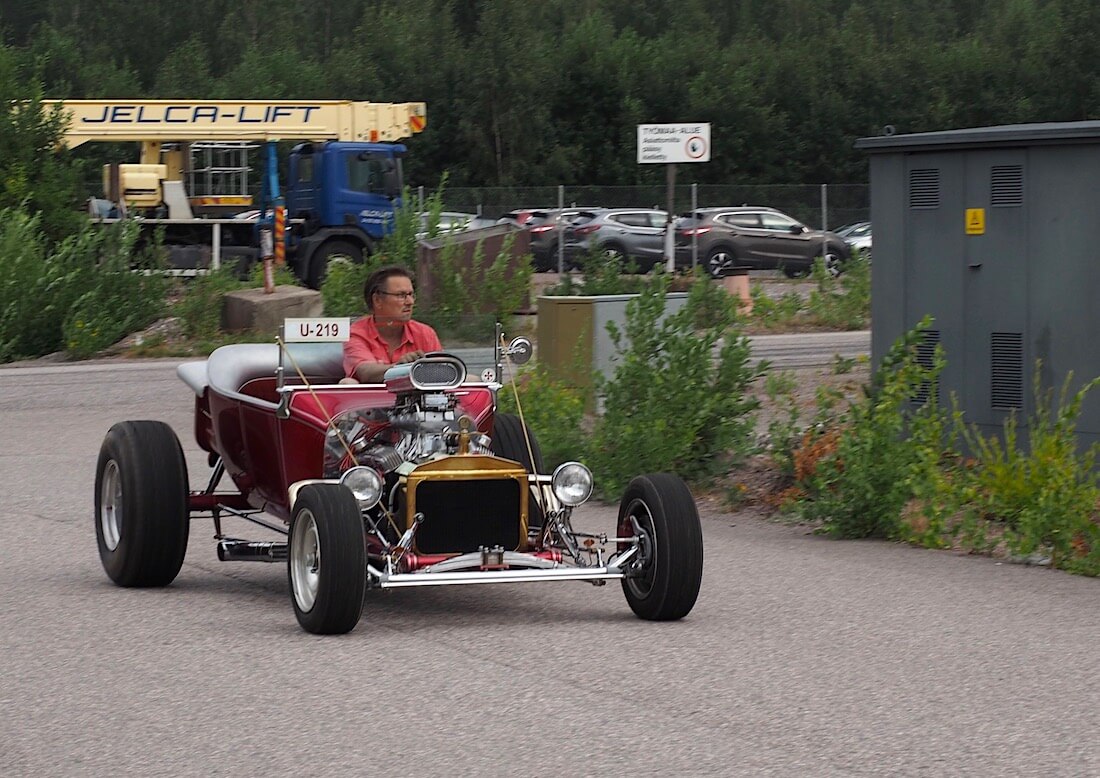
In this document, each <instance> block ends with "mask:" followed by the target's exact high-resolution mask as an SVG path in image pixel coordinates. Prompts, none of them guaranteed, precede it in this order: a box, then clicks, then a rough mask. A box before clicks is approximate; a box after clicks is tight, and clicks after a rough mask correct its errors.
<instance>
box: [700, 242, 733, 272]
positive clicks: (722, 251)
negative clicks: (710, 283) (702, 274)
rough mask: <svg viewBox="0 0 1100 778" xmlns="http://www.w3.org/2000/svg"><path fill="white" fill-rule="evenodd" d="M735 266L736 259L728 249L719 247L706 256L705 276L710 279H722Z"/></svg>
mask: <svg viewBox="0 0 1100 778" xmlns="http://www.w3.org/2000/svg"><path fill="white" fill-rule="evenodd" d="M736 264H737V257H736V256H734V254H733V252H732V251H730V250H729V249H726V248H723V247H719V248H714V249H711V250H710V252H709V253H708V254H707V261H706V267H707V275H709V276H710V277H711V278H723V277H724V276H725V273H726V271H727V270H729V269H730V268H732V267H733V266H734V265H736Z"/></svg>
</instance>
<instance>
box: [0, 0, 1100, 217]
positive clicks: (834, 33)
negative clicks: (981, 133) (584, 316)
mask: <svg viewBox="0 0 1100 778" xmlns="http://www.w3.org/2000/svg"><path fill="white" fill-rule="evenodd" d="M0 36H2V38H0V40H2V46H3V48H2V50H0V95H2V96H3V97H5V98H6V99H13V98H20V97H23V96H25V95H27V94H32V95H33V94H38V95H40V96H47V97H60V98H81V97H117V98H135V97H146V98H173V97H175V98H192V99H194V98H200V99H214V98H256V99H275V98H293V99H317V98H340V99H353V100H374V101H392V102H407V101H424V102H426V103H427V105H428V129H427V130H426V131H425V132H423V133H421V134H420V135H418V136H416V137H415V138H414V139H412V140H411V141H410V142H409V145H410V151H411V153H410V156H409V158H408V161H407V168H406V170H407V174H408V175H407V177H408V180H409V181H410V182H411V183H412V184H413V185H414V186H415V185H426V186H432V185H434V184H435V183H437V182H438V181H439V179H440V176H441V175H442V173H443V172H444V171H447V173H448V175H449V182H450V185H451V186H455V187H466V186H533V185H544V184H565V185H581V184H587V185H634V184H655V183H660V182H661V180H663V175H664V173H663V171H662V170H660V169H659V168H661V167H662V166H653V165H638V164H636V161H635V154H636V151H635V127H636V125H637V124H639V123H650V122H686V121H705V122H710V123H711V132H712V144H711V145H712V149H713V151H712V157H711V162H710V163H708V164H705V165H698V166H693V169H692V177H693V179H694V180H696V181H698V182H699V183H702V184H726V183H741V184H763V183H767V184H789V183H805V182H834V183H858V182H863V181H865V180H866V169H867V166H866V159H865V158H864V156H863V155H862V154H861V153H859V152H857V151H855V150H854V149H853V142H854V141H855V139H856V138H859V137H862V136H866V135H875V134H879V133H880V132H881V130H882V127H883V126H884V125H888V124H889V125H893V126H894V127H896V128H897V131H898V132H918V131H925V130H942V129H951V128H956V127H967V126H980V125H989V124H1003V123H1016V122H1032V121H1068V120H1077V119H1088V118H1093V117H1096V116H1097V114H1098V111H1100V78H1098V75H1100V74H1098V72H1097V71H1098V69H1100V4H1097V3H1095V2H1094V1H1093V0H873V1H872V0H674V1H673V0H633V2H630V3H622V2H617V1H616V0H568V1H566V0H541V2H538V3H532V2H528V1H527V0H492V2H489V1H488V0H400V2H397V0H315V2H311V3H300V2H296V1H294V0H232V1H230V0H204V1H203V2H201V3H168V2H161V1H160V0H150V1H149V2H140V3H135V2H133V0H95V1H94V2H90V1H89V0H7V1H6V2H5V3H4V4H3V6H2V7H0ZM0 133H2V130H0ZM3 143H4V140H3V138H2V137H0V166H6V167H7V166H9V165H8V163H7V162H5V161H3V158H4V157H6V156H7V151H8V150H7V149H5V148H3V146H2V144H3ZM21 153H22V155H23V156H25V155H26V154H27V153H30V151H28V150H23V151H22V152H21ZM80 153H81V154H82V155H84V156H89V155H91V156H92V157H96V158H95V159H94V162H95V163H96V166H97V165H98V163H100V162H101V161H103V160H102V159H101V157H102V156H103V155H109V154H116V155H119V159H122V160H129V161H132V150H129V151H119V150H115V151H110V150H107V151H104V150H88V151H84V150H81V152H80ZM96 155H99V156H98V157H97V156H96ZM16 156H17V157H19V156H20V154H16ZM695 168H698V169H695ZM89 169H90V170H94V169H95V166H92V165H89ZM24 172H26V171H25V169H24ZM0 186H3V184H0ZM15 194H16V195H18V192H16V193H15ZM11 196H12V194H11V193H9V194H8V198H9V199H10V197H11ZM0 205H3V203H2V202H0Z"/></svg>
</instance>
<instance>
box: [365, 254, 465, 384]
mask: <svg viewBox="0 0 1100 778" xmlns="http://www.w3.org/2000/svg"><path fill="white" fill-rule="evenodd" d="M363 299H364V301H365V302H366V304H367V310H368V311H369V313H368V314H367V315H366V316H364V317H362V318H361V319H358V320H357V321H356V322H355V323H354V324H352V325H351V334H350V337H349V338H348V340H347V341H345V342H344V373H345V375H346V376H347V378H345V379H344V381H346V382H349V383H350V382H353V381H358V382H359V383H361V384H377V383H381V382H382V376H384V375H385V374H386V371H387V370H389V369H390V368H391V367H393V366H394V365H396V364H400V363H402V362H412V361H414V360H416V359H419V358H420V357H422V356H424V354H425V353H427V352H431V351H442V350H443V346H442V344H441V343H440V342H439V336H438V335H436V333H435V330H433V329H432V328H431V327H429V326H428V325H427V324H422V323H421V322H418V321H413V318H412V312H413V303H414V301H415V299H416V293H415V292H414V291H413V277H412V274H411V273H410V272H409V271H408V270H407V269H406V268H404V267H401V266H400V265H390V266H388V267H383V268H380V269H378V270H376V271H374V272H373V273H371V274H370V277H369V278H367V281H366V283H365V284H364V285H363Z"/></svg>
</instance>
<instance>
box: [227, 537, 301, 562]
mask: <svg viewBox="0 0 1100 778" xmlns="http://www.w3.org/2000/svg"><path fill="white" fill-rule="evenodd" d="M286 558H287V544H286V543H272V542H269V541H259V540H255V541H253V540H219V541H218V559H220V560H221V561H222V562H285V561H286Z"/></svg>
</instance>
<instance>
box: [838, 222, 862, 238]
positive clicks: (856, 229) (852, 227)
mask: <svg viewBox="0 0 1100 778" xmlns="http://www.w3.org/2000/svg"><path fill="white" fill-rule="evenodd" d="M870 232H871V223H870V222H855V223H853V224H845V225H844V226H843V227H840V228H838V229H837V231H836V234H837V235H839V236H841V237H842V238H858V237H860V236H862V235H867V234H869V233H870Z"/></svg>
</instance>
